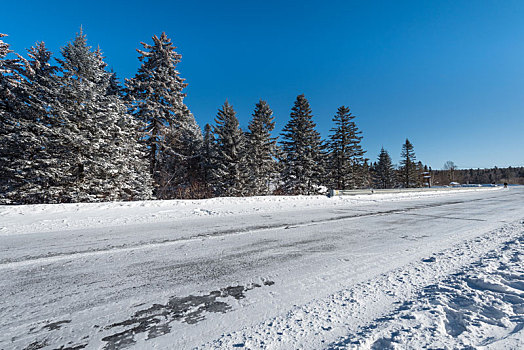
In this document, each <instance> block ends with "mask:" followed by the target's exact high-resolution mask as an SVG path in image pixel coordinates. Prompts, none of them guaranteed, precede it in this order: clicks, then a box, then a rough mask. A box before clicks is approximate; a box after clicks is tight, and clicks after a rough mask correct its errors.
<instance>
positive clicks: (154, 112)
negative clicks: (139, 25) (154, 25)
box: [126, 33, 202, 198]
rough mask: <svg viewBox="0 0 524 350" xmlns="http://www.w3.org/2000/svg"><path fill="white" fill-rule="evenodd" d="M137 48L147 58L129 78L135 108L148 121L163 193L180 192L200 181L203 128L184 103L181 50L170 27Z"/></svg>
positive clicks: (153, 164) (149, 143)
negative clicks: (198, 171) (173, 39)
mask: <svg viewBox="0 0 524 350" xmlns="http://www.w3.org/2000/svg"><path fill="white" fill-rule="evenodd" d="M142 45H143V46H144V50H137V51H138V53H139V54H140V57H139V60H140V61H141V62H142V65H141V66H140V68H139V70H138V73H137V74H136V75H135V77H134V78H132V79H129V80H127V82H126V85H127V92H128V96H129V97H130V100H131V103H132V111H133V114H134V115H135V116H136V117H138V119H140V120H141V121H142V122H143V128H142V132H143V140H144V142H145V143H146V145H147V148H148V159H149V163H150V172H151V174H152V175H153V176H154V180H155V182H156V187H157V192H159V194H160V196H161V197H162V198H171V197H177V194H178V193H180V191H181V189H183V188H184V187H187V186H190V184H191V182H192V181H195V177H196V174H197V167H198V163H199V156H200V148H201V146H202V133H201V130H200V128H199V127H198V125H197V123H196V121H195V118H194V117H193V115H192V114H191V112H190V111H189V109H188V108H187V106H186V105H185V104H184V97H185V96H186V94H185V93H184V92H183V90H184V88H185V87H186V86H187V84H186V83H185V82H184V79H182V78H181V77H180V74H179V72H178V70H177V68H176V66H177V64H178V63H179V62H180V59H181V57H182V56H181V55H180V54H178V53H177V52H176V51H175V49H176V47H175V46H174V45H173V43H172V42H171V40H170V39H169V38H168V37H167V35H166V34H165V33H162V34H161V35H160V37H158V36H156V35H155V36H153V44H152V45H150V44H146V43H142Z"/></svg>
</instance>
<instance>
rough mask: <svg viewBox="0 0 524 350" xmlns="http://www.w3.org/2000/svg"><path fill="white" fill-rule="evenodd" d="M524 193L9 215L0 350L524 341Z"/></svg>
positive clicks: (3, 222)
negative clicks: (523, 260) (523, 255)
mask: <svg viewBox="0 0 524 350" xmlns="http://www.w3.org/2000/svg"><path fill="white" fill-rule="evenodd" d="M523 204H524V188H522V187H512V188H510V189H508V190H506V189H500V188H496V189H481V190H464V191H450V192H444V193H443V192H438V193H432V192H425V193H420V194H417V193H409V194H391V195H371V196H356V197H344V198H325V197H320V196H319V197H265V198H264V197H261V198H230V199H227V198H226V199H224V198H217V199H211V200H203V201H157V202H138V203H102V204H69V205H47V206H46V205H40V206H16V207H5V206H4V207H0V293H1V295H2V299H1V301H0V307H1V308H0V348H1V349H11V348H13V349H24V348H27V349H39V348H46V349H47V348H49V349H56V348H62V349H66V348H69V349H80V348H89V349H91V348H94V349H95V348H104V349H119V348H124V347H129V346H136V347H137V348H159V349H165V348H170V349H188V348H195V347H201V348H255V349H256V348H271V349H274V348H279V349H294V348H305V349H319V348H331V349H340V348H348V347H349V348H353V347H357V348H395V347H398V348H402V349H404V348H421V347H424V346H429V345H432V346H434V347H439V348H446V347H448V348H455V347H465V346H468V345H470V346H474V347H478V346H486V347H490V346H491V347H494V348H504V347H506V348H508V349H513V348H515V349H517V348H521V347H522V346H523V344H524V331H523V330H522V329H523V327H524V268H523V264H522V253H523V245H524V205H523Z"/></svg>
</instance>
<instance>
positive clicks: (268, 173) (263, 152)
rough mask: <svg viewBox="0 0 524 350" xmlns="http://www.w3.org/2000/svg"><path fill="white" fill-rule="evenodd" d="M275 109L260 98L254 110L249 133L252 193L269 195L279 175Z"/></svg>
mask: <svg viewBox="0 0 524 350" xmlns="http://www.w3.org/2000/svg"><path fill="white" fill-rule="evenodd" d="M274 128H275V122H274V117H273V111H272V110H271V109H270V108H269V105H268V104H267V102H266V101H263V100H260V101H259V102H258V103H257V104H256V106H255V111H254V112H253V118H252V119H251V122H250V123H249V126H248V129H249V132H248V133H247V141H248V144H247V148H248V153H249V157H248V167H249V184H250V194H251V195H256V196H258V195H267V194H269V193H270V192H271V183H272V182H273V181H274V180H275V178H276V175H277V170H278V169H277V162H276V156H277V150H276V147H277V146H276V143H277V142H276V138H274V137H272V136H271V132H272V131H273V129H274Z"/></svg>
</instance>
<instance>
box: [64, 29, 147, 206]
mask: <svg viewBox="0 0 524 350" xmlns="http://www.w3.org/2000/svg"><path fill="white" fill-rule="evenodd" d="M62 56H63V58H62V59H59V60H58V62H59V63H60V65H61V67H62V70H63V77H62V91H61V101H62V107H63V108H62V110H60V111H58V118H59V120H60V121H61V122H62V123H63V124H64V127H63V128H62V139H63V143H62V145H61V147H67V148H68V150H69V154H67V155H64V156H63V157H62V158H61V159H60V160H61V164H62V166H63V170H64V174H66V177H65V179H64V180H65V181H64V184H63V191H64V193H63V194H62V198H61V199H60V200H61V201H72V202H77V201H100V200H121V199H123V200H130V199H147V198H150V195H151V185H150V184H151V181H150V177H149V175H148V174H147V171H144V170H145V168H144V164H145V163H144V162H143V159H142V158H143V151H142V149H141V147H140V145H139V143H138V139H137V136H138V135H137V133H136V131H135V129H136V127H137V125H136V122H135V121H134V119H133V118H131V116H130V115H128V114H127V107H126V105H125V104H124V103H123V101H122V100H121V99H120V96H119V95H118V94H116V95H115V94H114V93H111V88H110V85H111V76H112V74H111V73H109V72H107V71H106V70H105V67H106V64H105V63H104V61H103V57H102V53H101V52H100V49H98V50H96V51H92V50H91V48H90V47H89V46H87V40H86V37H85V35H84V34H83V33H82V32H80V33H79V34H78V35H77V36H76V37H75V39H74V41H73V42H71V43H68V44H67V45H66V46H65V47H63V48H62Z"/></svg>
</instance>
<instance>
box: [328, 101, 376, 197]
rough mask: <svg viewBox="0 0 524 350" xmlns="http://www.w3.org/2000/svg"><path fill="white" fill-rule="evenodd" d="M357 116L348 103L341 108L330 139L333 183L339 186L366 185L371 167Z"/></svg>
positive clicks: (330, 167) (329, 170)
mask: <svg viewBox="0 0 524 350" xmlns="http://www.w3.org/2000/svg"><path fill="white" fill-rule="evenodd" d="M354 119H355V116H354V115H352V114H351V112H350V109H349V108H348V107H345V106H341V107H339V108H338V111H337V113H336V114H335V116H334V117H333V123H334V124H335V127H334V128H332V129H331V135H330V136H329V141H328V143H327V148H328V152H329V153H328V163H327V165H326V167H327V170H328V171H327V174H329V176H328V178H329V184H330V186H331V187H334V188H337V189H354V188H359V187H363V186H364V185H365V184H366V183H367V181H366V173H367V167H364V153H365V151H364V150H363V149H362V146H361V144H360V142H361V140H362V136H360V135H361V134H362V132H361V131H359V130H358V128H357V126H356V124H355V122H354Z"/></svg>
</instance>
